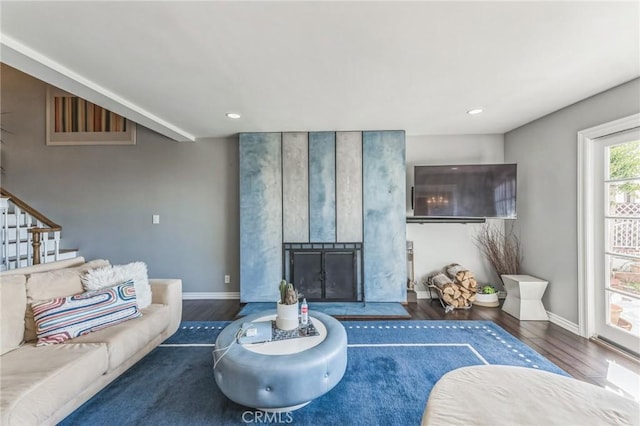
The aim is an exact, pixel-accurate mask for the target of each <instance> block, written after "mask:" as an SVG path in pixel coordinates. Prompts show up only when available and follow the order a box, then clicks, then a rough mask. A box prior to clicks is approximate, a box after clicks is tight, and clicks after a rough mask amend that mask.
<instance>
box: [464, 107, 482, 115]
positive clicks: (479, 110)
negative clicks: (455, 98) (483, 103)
mask: <svg viewBox="0 0 640 426" xmlns="http://www.w3.org/2000/svg"><path fill="white" fill-rule="evenodd" d="M481 112H482V109H481V108H476V109H470V110H469V111H467V114H469V115H475V114H480V113H481Z"/></svg>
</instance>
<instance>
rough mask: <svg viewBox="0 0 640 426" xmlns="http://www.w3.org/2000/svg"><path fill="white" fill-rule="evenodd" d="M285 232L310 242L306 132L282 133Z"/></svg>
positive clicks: (292, 239) (287, 236)
mask: <svg viewBox="0 0 640 426" xmlns="http://www.w3.org/2000/svg"><path fill="white" fill-rule="evenodd" d="M282 199H283V202H282V208H283V211H282V215H283V222H282V227H283V229H282V233H283V240H284V242H287V243H293V242H300V243H307V242H309V144H308V136H307V133H306V132H298V133H283V134H282Z"/></svg>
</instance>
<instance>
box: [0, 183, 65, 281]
mask: <svg viewBox="0 0 640 426" xmlns="http://www.w3.org/2000/svg"><path fill="white" fill-rule="evenodd" d="M0 195H2V197H4V200H3V202H2V204H0V208H1V210H2V256H3V261H4V267H5V269H11V260H10V259H11V256H12V255H14V256H15V259H16V261H15V264H16V267H19V266H20V252H21V248H22V247H23V244H26V248H27V265H38V264H40V263H41V262H42V261H43V259H45V261H46V257H47V256H48V253H49V252H50V251H53V256H54V259H53V260H54V261H55V260H58V256H59V254H60V231H62V227H61V226H60V225H58V224H57V223H55V222H53V221H52V220H51V219H49V218H48V217H46V216H45V215H43V214H42V213H40V212H39V211H38V210H36V209H34V208H33V207H31V206H29V205H28V204H27V203H25V202H24V201H22V200H21V199H20V198H18V197H16V196H15V195H13V194H12V193H11V192H9V191H7V190H6V189H5V188H0ZM10 205H12V206H13V213H14V214H15V218H16V223H15V235H13V234H14V231H13V228H12V229H11V232H10V231H9V230H10V228H9V221H8V217H9V213H10V212H9V208H10ZM23 235H24V237H26V241H22V239H23V238H24V237H23ZM12 244H15V252H13V251H12V246H11V245H12ZM52 244H53V247H51V245H52Z"/></svg>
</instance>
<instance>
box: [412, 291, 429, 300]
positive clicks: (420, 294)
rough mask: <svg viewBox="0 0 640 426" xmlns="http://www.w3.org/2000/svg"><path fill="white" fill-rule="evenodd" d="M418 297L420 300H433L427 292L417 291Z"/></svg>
mask: <svg viewBox="0 0 640 426" xmlns="http://www.w3.org/2000/svg"><path fill="white" fill-rule="evenodd" d="M416 297H417V298H418V299H431V295H430V294H429V292H428V291H427V290H416Z"/></svg>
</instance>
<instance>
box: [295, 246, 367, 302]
mask: <svg viewBox="0 0 640 426" xmlns="http://www.w3.org/2000/svg"><path fill="white" fill-rule="evenodd" d="M283 254H284V255H283V259H284V264H283V270H284V274H285V279H286V280H287V281H288V282H291V283H293V285H294V286H295V287H296V289H297V290H298V291H299V292H300V293H302V294H303V295H304V297H305V298H306V299H307V300H308V301H310V302H311V301H314V302H315V301H334V302H337V301H341V302H346V301H348V302H353V301H360V300H363V298H364V296H363V294H362V243H285V244H283Z"/></svg>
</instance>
